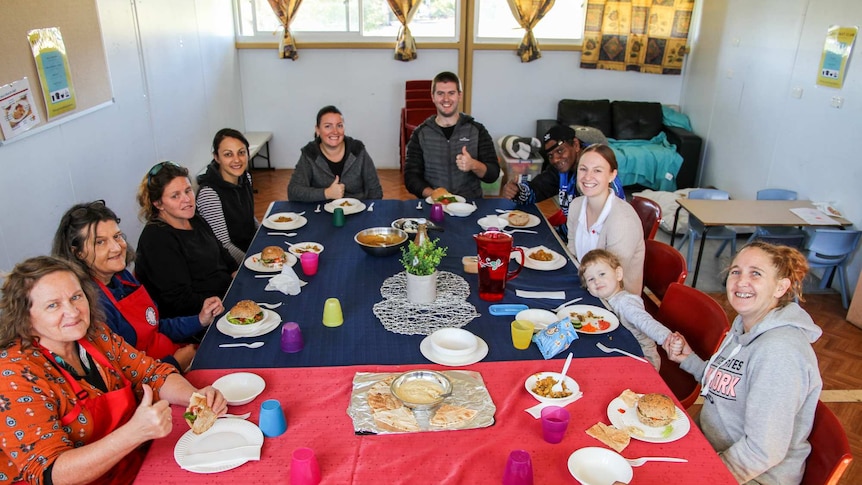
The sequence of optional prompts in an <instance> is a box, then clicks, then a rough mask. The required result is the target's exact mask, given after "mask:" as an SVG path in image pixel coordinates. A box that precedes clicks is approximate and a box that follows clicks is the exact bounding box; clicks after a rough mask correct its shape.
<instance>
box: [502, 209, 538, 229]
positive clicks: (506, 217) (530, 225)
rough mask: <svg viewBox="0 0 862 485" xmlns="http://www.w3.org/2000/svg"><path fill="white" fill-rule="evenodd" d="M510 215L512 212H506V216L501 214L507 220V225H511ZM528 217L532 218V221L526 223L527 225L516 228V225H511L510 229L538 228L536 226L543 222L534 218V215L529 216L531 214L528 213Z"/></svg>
mask: <svg viewBox="0 0 862 485" xmlns="http://www.w3.org/2000/svg"><path fill="white" fill-rule="evenodd" d="M522 212H523V211H522ZM509 214H511V212H506V213H505V214H500V217H502V218H504V219H506V223H507V224H509ZM527 215H528V216H529V217H530V220H529V221H527V223H526V224H524V225H523V226H516V225H514V224H509V227H510V228H511V229H526V228H528V227H536V226H538V225H539V223H540V222H542V220H541V219H539V218H538V217H536V216H534V215H533V214H529V213H527Z"/></svg>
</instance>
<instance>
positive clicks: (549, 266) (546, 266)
mask: <svg viewBox="0 0 862 485" xmlns="http://www.w3.org/2000/svg"><path fill="white" fill-rule="evenodd" d="M521 249H523V250H524V267H525V268H530V269H534V270H536V271H556V270H558V269H560V268H564V267H565V266H566V263H567V262H568V260H567V259H566V257H565V256H563V255H562V254H560V253H558V252H556V251H554V250H553V249H548V248H546V247H545V246H536V247H533V248H521ZM539 249H542V250H544V251H545V252H546V253H552V254H553V255H554V259H552V260H550V261H538V260H535V259H533V258H531V257H530V254H531V253H534V252H536V251H538V250H539ZM512 258H514V259H517V258H518V252H517V251H512Z"/></svg>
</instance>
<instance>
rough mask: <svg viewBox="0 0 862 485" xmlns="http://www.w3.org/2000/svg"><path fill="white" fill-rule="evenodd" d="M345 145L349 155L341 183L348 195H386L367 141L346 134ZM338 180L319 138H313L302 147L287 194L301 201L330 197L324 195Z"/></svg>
mask: <svg viewBox="0 0 862 485" xmlns="http://www.w3.org/2000/svg"><path fill="white" fill-rule="evenodd" d="M344 144H345V147H344V149H345V150H346V152H347V159H346V160H345V161H344V162H343V163H344V170H343V171H342V172H341V183H342V184H344V196H345V197H353V198H354V199H382V198H383V188H382V187H381V186H380V179H378V178H377V169H376V168H375V167H374V161H373V160H371V156H370V155H369V154H368V152H367V151H366V150H365V145H364V144H363V143H362V142H361V141H359V140H355V139H353V138H350V137H349V136H345V137H344ZM334 181H335V175H333V173H332V171H331V170H330V169H329V165H328V164H327V162H326V159H325V158H324V157H323V154H322V153H321V152H320V147H319V146H318V144H317V142H315V141H312V142H309V143H308V144H307V145H305V147H303V148H302V150H301V151H300V156H299V161H298V162H297V163H296V169H295V170H294V172H293V175H292V176H291V177H290V183H289V184H288V185H287V198H288V199H289V200H294V201H298V202H320V201H324V200H326V196H325V195H323V193H324V191H325V190H326V188H327V187H329V186H330V185H332V182H334Z"/></svg>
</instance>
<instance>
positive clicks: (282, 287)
mask: <svg viewBox="0 0 862 485" xmlns="http://www.w3.org/2000/svg"><path fill="white" fill-rule="evenodd" d="M307 284H308V283H306V282H305V281H302V280H301V279H299V277H298V276H296V271H294V270H293V267H291V266H288V265H284V267H283V268H281V273H279V274H277V275H275V276H273V277H272V278H270V279H269V283H267V284H266V288H264V290H266V291H280V292H282V293H284V294H285V295H298V294H299V292H300V291H302V290H301V288H302V287H303V286H305V285H307Z"/></svg>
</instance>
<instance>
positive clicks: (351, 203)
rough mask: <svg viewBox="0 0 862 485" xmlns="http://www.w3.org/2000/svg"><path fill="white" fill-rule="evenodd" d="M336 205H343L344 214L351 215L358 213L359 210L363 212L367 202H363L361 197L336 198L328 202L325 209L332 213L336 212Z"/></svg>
mask: <svg viewBox="0 0 862 485" xmlns="http://www.w3.org/2000/svg"><path fill="white" fill-rule="evenodd" d="M336 207H341V209H342V210H343V211H344V215H346V216H349V215H350V214H356V213H358V212H362V211H364V210H365V204H363V203H362V201H361V200H359V199H351V198H345V199H335V200H333V201H332V202H329V203H327V204H326V205H324V206H323V210H325V211H326V212H329V213H330V214H332V213H333V212H335V208H336Z"/></svg>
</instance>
